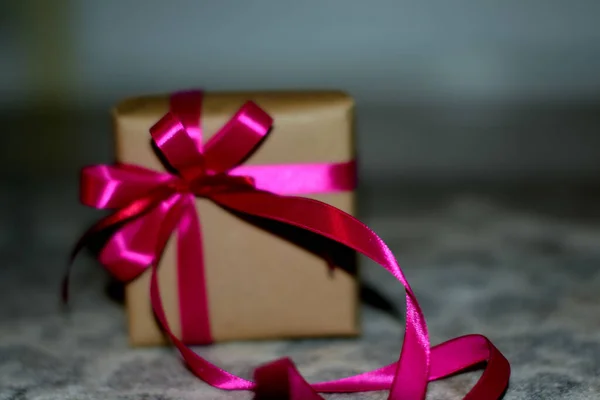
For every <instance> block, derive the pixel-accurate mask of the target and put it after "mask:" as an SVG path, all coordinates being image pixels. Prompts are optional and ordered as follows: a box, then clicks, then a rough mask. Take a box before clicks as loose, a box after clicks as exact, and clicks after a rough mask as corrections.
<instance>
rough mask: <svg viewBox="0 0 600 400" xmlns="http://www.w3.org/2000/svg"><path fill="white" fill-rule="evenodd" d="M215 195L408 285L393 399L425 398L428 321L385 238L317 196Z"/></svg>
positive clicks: (217, 199)
mask: <svg viewBox="0 0 600 400" xmlns="http://www.w3.org/2000/svg"><path fill="white" fill-rule="evenodd" d="M211 198H212V200H213V201H215V202H216V203H218V204H220V205H221V206H224V207H226V208H229V209H232V210H235V211H239V212H242V213H245V214H249V215H253V216H257V217H262V218H267V219H270V220H274V221H278V222H281V223H285V224H288V225H292V226H296V227H299V228H302V229H305V230H308V231H311V232H314V233H316V234H319V235H321V236H324V237H327V238H329V239H332V240H335V241H337V242H339V243H341V244H344V245H346V246H348V247H350V248H352V249H354V250H356V251H358V252H359V253H362V254H364V255H366V256H367V257H369V258H371V259H372V260H374V261H376V262H377V263H379V264H381V265H382V266H383V267H384V268H386V269H387V270H388V271H389V272H390V273H391V274H392V275H393V276H394V277H395V278H396V279H397V280H399V281H400V282H401V283H402V284H403V285H404V287H405V289H406V331H405V336H404V343H403V345H402V352H401V355H400V358H399V360H398V366H397V372H396V375H395V378H394V382H393V384H392V387H391V390H390V397H389V398H390V399H399V398H400V397H401V396H402V399H403V400H423V399H424V398H425V393H426V389H427V382H428V377H429V363H430V360H429V356H430V354H429V353H430V344H429V336H428V333H427V325H426V323H425V318H424V316H423V313H422V311H421V309H420V307H419V304H418V302H417V300H416V297H415V295H414V293H413V291H412V289H411V287H410V285H409V284H408V282H407V280H406V278H405V277H404V274H403V273H402V271H401V270H400V267H399V266H398V264H397V262H396V259H395V258H394V256H393V254H392V252H391V251H390V250H389V248H388V247H387V245H386V244H385V243H384V242H383V240H381V239H380V238H379V237H378V236H377V235H376V234H375V233H374V232H373V231H371V230H370V229H369V228H368V227H367V226H366V225H364V224H363V223H362V222H360V221H359V220H357V219H356V218H354V217H352V216H351V215H349V214H347V213H345V212H343V211H341V210H338V209H337V208H335V207H332V206H330V205H328V204H326V203H322V202H320V201H316V200H312V199H307V198H301V197H282V196H277V195H274V194H272V193H268V192H261V191H253V192H236V193H220V194H215V195H213V196H211ZM486 400H489V399H486Z"/></svg>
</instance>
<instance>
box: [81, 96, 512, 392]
mask: <svg viewBox="0 0 600 400" xmlns="http://www.w3.org/2000/svg"><path fill="white" fill-rule="evenodd" d="M199 99H201V94H200V93H199V92H184V93H179V94H177V95H175V96H174V97H173V99H172V105H175V106H176V107H175V108H176V109H177V110H179V112H178V113H177V115H175V114H174V113H168V114H167V115H165V116H164V117H163V118H162V119H161V120H160V121H158V122H157V123H156V124H155V125H154V126H153V127H152V128H151V129H150V133H151V136H152V140H153V141H154V143H155V144H156V147H157V149H158V150H159V151H160V152H161V153H162V155H163V156H164V157H165V158H166V160H167V161H168V162H169V164H170V165H171V166H172V167H173V168H174V169H175V170H176V171H177V174H170V173H159V172H155V171H151V170H147V169H144V168H141V167H137V166H131V165H122V164H118V165H114V166H105V165H103V166H93V167H88V168H84V169H83V171H82V182H81V200H82V202H83V203H85V204H88V205H91V206H95V207H98V208H112V209H116V211H115V213H114V214H112V215H110V216H108V217H106V218H105V219H102V220H100V221H99V222H98V223H97V224H95V225H94V226H93V227H92V228H91V229H90V230H89V231H88V232H86V234H84V235H83V236H82V238H81V240H80V241H79V242H78V244H77V245H76V247H75V251H74V253H73V256H75V254H76V253H77V252H78V251H79V250H80V249H81V248H82V247H83V246H84V245H85V244H86V243H87V242H88V241H89V239H90V238H91V237H92V236H93V235H94V234H96V233H98V232H101V231H104V230H107V229H114V228H118V229H117V231H116V233H115V234H114V235H113V236H112V237H111V239H110V240H109V242H108V244H107V245H106V247H105V248H104V249H103V251H102V253H101V255H100V260H101V261H102V263H103V264H104V265H105V266H106V267H107V268H108V270H109V271H110V272H111V273H112V274H113V275H114V276H116V277H117V278H118V279H121V280H123V281H130V280H132V279H134V278H135V277H137V276H138V275H139V274H141V273H142V272H144V271H145V270H146V268H148V267H150V268H151V280H150V298H151V303H152V307H153V310H154V312H155V314H156V316H157V318H158V321H159V323H160V324H161V325H162V327H163V329H164V331H165V332H166V334H167V335H168V336H169V338H170V339H171V341H172V343H173V344H174V345H175V346H176V347H177V349H178V350H179V352H180V353H181V356H182V357H183V359H184V361H185V362H186V363H187V365H188V366H189V368H190V370H191V371H192V372H193V373H194V374H195V375H196V376H198V377H199V378H200V379H202V380H204V381H205V382H206V383H208V384H210V385H212V386H215V387H217V388H221V389H225V390H253V391H254V392H255V398H256V399H273V398H278V399H279V398H281V399H294V400H312V399H322V397H321V396H320V395H319V394H318V393H327V392H329V393H332V392H365V391H375V390H389V392H390V394H389V397H388V398H389V399H390V400H400V399H402V400H423V399H424V398H425V395H426V390H427V385H428V382H429V381H433V380H437V379H441V378H444V377H447V376H449V375H452V374H456V373H458V372H460V371H464V370H465V369H468V368H471V367H473V366H476V365H479V364H483V363H485V364H486V367H485V370H484V372H483V374H482V376H481V377H480V379H479V381H478V382H477V384H476V385H475V386H474V387H473V388H472V389H471V390H470V391H469V392H468V393H467V394H466V396H465V399H467V400H494V399H499V398H500V397H501V396H502V394H503V392H504V391H505V389H506V388H507V386H508V381H509V376H510V366H509V364H508V361H507V360H506V358H505V357H504V356H503V355H502V354H501V353H500V352H499V351H498V349H496V347H495V346H494V345H493V344H492V343H491V342H490V341H489V340H488V339H487V338H485V337H484V336H481V335H468V336H462V337H459V338H456V339H453V340H450V341H447V342H445V343H442V344H440V345H438V346H435V347H431V345H430V341H429V335H428V330H427V325H426V323H425V318H424V316H423V313H422V311H421V308H420V306H419V304H418V302H417V299H416V297H415V294H414V293H413V291H412V289H411V287H410V285H409V284H408V281H407V280H406V278H405V276H404V274H403V273H402V271H401V269H400V267H399V266H398V264H397V261H396V259H395V258H394V256H393V254H392V252H391V251H390V250H389V248H388V247H387V245H386V244H385V243H384V242H383V240H381V238H379V237H378V236H377V235H376V234H375V233H374V232H373V231H372V230H370V229H369V228H368V227H367V226H366V225H364V224H363V223H362V222H360V221H359V220H357V219H356V218H354V217H352V216H351V215H349V214H347V213H345V212H343V211H341V210H339V209H336V208H334V207H332V206H330V205H327V204H325V203H322V202H319V201H316V200H312V199H307V198H303V197H295V196H291V195H289V194H290V193H294V192H295V193H294V194H299V193H305V192H307V191H308V189H310V187H311V183H306V182H308V181H310V179H300V180H299V182H300V183H299V185H297V186H295V187H294V186H293V185H291V186H290V184H289V181H290V179H289V174H290V171H292V173H293V172H294V171H295V173H296V175H298V171H299V170H300V171H303V172H304V173H305V175H304V177H305V178H306V177H307V176H310V175H311V174H314V176H319V177H320V180H318V185H320V186H319V189H320V190H321V191H322V190H324V189H325V190H338V189H340V188H349V187H352V186H353V184H354V182H353V180H352V179H351V178H349V177H350V176H351V174H348V173H347V172H348V171H350V170H351V169H352V168H353V167H354V165H353V164H352V163H342V164H337V165H329V164H323V165H311V166H306V167H307V168H303V166H291V168H288V169H287V170H286V169H285V167H286V166H258V167H255V166H242V167H239V164H240V163H241V162H243V160H244V159H245V158H247V156H248V155H249V154H250V153H251V152H252V151H254V150H255V149H256V147H257V146H259V145H260V143H261V142H262V141H263V140H264V138H265V136H266V135H267V133H268V131H269V129H270V126H271V123H272V119H271V118H270V116H269V115H268V114H266V113H265V112H264V111H263V110H262V109H260V108H259V107H258V106H257V105H256V104H254V103H251V102H250V103H246V104H245V105H244V106H243V107H242V108H241V109H240V110H239V111H238V112H237V113H236V114H235V116H234V117H233V118H232V119H231V120H230V121H229V122H228V123H227V124H226V125H225V126H224V127H223V128H222V129H221V130H220V131H219V132H218V133H217V134H216V135H215V136H214V137H213V138H211V139H210V140H209V141H208V142H207V143H206V145H205V147H204V149H202V146H201V141H200V138H201V130H200V127H199V125H198V122H195V121H198V118H197V117H198V115H195V114H194V111H193V110H192V109H191V108H190V107H189V104H190V102H196V103H197V102H198V101H199ZM340 171H342V172H340ZM344 171H345V172H344ZM286 174H287V175H286ZM285 176H287V177H288V178H287V179H285V178H283V177H285ZM340 176H342V177H343V179H339V178H340ZM278 177H279V178H278ZM278 179H279V181H280V183H283V182H284V181H285V182H286V184H285V185H279V186H278V185H277V181H278ZM312 185H313V189H314V183H313V184H312ZM274 188H278V189H279V190H273V189H274ZM196 196H200V197H204V198H207V199H209V200H211V201H213V202H214V203H216V204H218V205H220V206H222V207H224V208H226V209H229V210H232V211H236V212H240V213H243V214H246V215H250V216H255V217H259V218H265V219H269V220H273V221H278V222H280V223H284V224H287V225H291V226H295V227H298V228H301V229H304V230H307V231H310V232H313V233H316V234H318V235H320V236H323V237H326V238H329V239H331V240H334V241H336V242H339V243H341V244H343V245H345V246H348V247H350V248H352V249H354V250H356V251H357V252H359V253H362V254H364V255H365V256H367V257H369V258H371V259H372V260H374V261H375V262H377V263H378V264H380V265H381V266H383V267H384V268H385V269H386V270H388V272H390V274H391V275H392V276H394V277H395V278H396V279H397V280H398V281H400V283H402V285H403V286H404V288H405V290H406V326H405V336H404V342H403V345H402V351H401V354H400V357H399V359H398V361H397V362H395V363H393V364H390V365H387V366H385V367H382V368H380V369H377V370H373V371H369V372H365V373H362V374H359V375H356V376H352V377H348V378H343V379H337V380H333V381H327V382H319V383H313V384H309V383H308V382H306V381H305V380H304V379H303V378H302V376H301V375H300V373H299V372H298V370H297V369H296V368H295V366H294V365H293V363H292V362H291V361H290V360H289V359H282V360H278V361H275V362H272V363H270V364H267V365H264V366H262V367H259V368H258V369H256V371H255V374H254V382H253V381H249V380H246V379H243V378H241V377H238V376H235V375H233V374H231V373H229V372H227V371H225V370H222V369H221V368H219V367H217V366H216V365H214V364H212V363H210V362H209V361H208V360H206V359H204V358H202V357H200V356H199V355H197V354H196V353H194V352H193V351H192V350H191V349H190V348H189V347H187V345H186V344H196V343H210V342H211V341H212V338H211V336H210V327H209V326H208V322H207V321H208V318H207V315H208V309H207V303H206V293H205V291H204V290H203V289H204V287H205V286H204V285H205V282H204V265H203V263H202V259H203V256H202V249H201V246H199V245H198V241H199V240H201V233H200V227H199V218H198V216H197V213H196V210H195V206H194V198H195V197H196ZM175 231H176V232H177V234H178V235H177V236H178V262H179V266H178V268H179V282H180V285H183V287H182V291H183V293H186V294H185V295H183V296H181V297H180V307H181V309H182V313H181V315H182V335H181V338H178V337H176V335H175V334H174V333H173V331H172V330H171V328H170V327H169V324H168V321H167V319H166V316H165V312H164V309H163V305H162V300H161V297H160V291H159V290H158V278H157V269H158V265H159V261H160V256H161V254H162V252H163V250H164V247H165V245H166V243H167V241H168V239H169V238H170V236H171V235H172V234H173V232H175ZM190 260H192V261H193V263H190ZM180 287H181V286H180ZM184 311H185V312H184ZM184 316H185V317H184ZM186 319H188V320H186ZM192 320H193V322H192ZM199 321H205V322H204V323H200V324H199V323H198V322H199Z"/></svg>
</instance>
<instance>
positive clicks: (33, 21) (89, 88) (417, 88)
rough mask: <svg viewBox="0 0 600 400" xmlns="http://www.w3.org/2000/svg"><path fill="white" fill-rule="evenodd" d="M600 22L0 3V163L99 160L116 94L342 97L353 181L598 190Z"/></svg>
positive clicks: (545, 7) (48, 169)
mask: <svg viewBox="0 0 600 400" xmlns="http://www.w3.org/2000/svg"><path fill="white" fill-rule="evenodd" d="M598 15H600V3H599V2H597V1H594V0H577V1H570V2H568V1H555V0H528V1H495V2H491V1H475V0H471V1H452V2H449V1H442V0H432V1H427V2H417V1H405V0H396V1H392V0H390V1H385V0H375V1H358V0H345V1H342V0H337V1H336V0H327V1H316V0H309V1H306V0H305V1H301V2H299V1H285V0H284V1H268V0H256V1H251V2H250V1H235V0H221V1H173V2H164V1H142V0H130V1H125V2H122V1H91V0H90V1H75V0H72V1H56V2H47V1H43V0H41V1H33V0H29V1H5V2H3V3H2V5H0V54H1V57H0V114H2V115H3V118H4V119H5V120H7V121H9V122H11V124H10V125H11V126H16V127H20V128H19V129H17V131H18V136H19V138H17V139H15V138H11V140H13V141H15V142H18V143H19V145H14V146H12V147H9V146H3V149H2V151H3V154H2V155H3V157H2V161H0V162H2V163H3V164H2V165H3V170H4V171H5V172H6V171H7V170H8V171H11V170H13V172H15V170H20V171H21V172H23V171H27V170H30V172H31V174H30V175H32V176H39V173H42V174H50V173H53V172H57V173H64V172H66V173H70V172H71V171H72V170H73V168H74V167H75V166H78V165H79V164H81V163H88V162H95V161H98V160H105V159H107V157H110V143H109V136H110V124H109V121H108V112H107V110H108V108H109V107H110V106H111V105H112V104H113V103H115V102H116V101H117V100H119V99H120V98H122V97H124V96H129V95H134V94H139V93H151V92H156V91H171V90H175V89H179V88H185V87H190V86H200V87H204V88H206V89H209V90H227V89H272V88H286V89H290V88H291V89H294V88H299V89H302V88H338V89H344V90H347V91H348V92H350V93H351V94H352V95H353V96H354V97H355V98H356V100H357V103H358V121H359V130H358V132H359V143H358V144H359V151H360V154H361V174H362V175H363V182H367V183H368V182H369V181H372V180H376V179H377V178H385V179H414V180H421V179H435V180H439V179H446V180H447V179H452V180H464V179H478V180H488V179H522V178H528V179H529V178H535V179H538V180H539V179H552V178H557V177H562V178H566V179H575V178H577V179H583V178H585V179H590V178H592V179H593V178H595V176H596V175H597V174H598V173H600V157H598V156H597V154H598V150H597V149H598V147H599V146H598V145H599V144H600V136H599V135H597V134H596V130H597V128H598V127H600V117H599V113H598V108H599V106H598V102H597V100H598V99H599V98H600V73H599V72H598V71H600V25H598V23H597V21H598ZM32 124H33V125H35V126H36V127H35V129H33V128H30V127H31V125H32ZM25 125H26V126H27V127H28V128H24V126H25ZM4 136H5V137H6V136H7V132H4ZM36 142H38V143H43V146H44V147H43V149H38V150H35V151H33V152H31V151H30V150H28V151H27V152H28V153H29V154H24V153H25V150H24V147H23V145H24V144H26V143H27V144H31V143H36ZM15 147H19V149H16V148H15ZM9 148H10V150H9ZM42 166H43V167H42Z"/></svg>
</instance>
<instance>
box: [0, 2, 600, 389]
mask: <svg viewBox="0 0 600 400" xmlns="http://www.w3.org/2000/svg"><path fill="white" fill-rule="evenodd" d="M599 17H600V1H598V0H571V1H567V0H562V1H556V0H503V1H500V0H498V1H486V0H469V1H461V0H454V1H449V0H429V1H408V0H395V1H392V0H389V1H387V0H369V1H367V0H363V1H359V0H320V1H317V0H304V1H293V0H269V1H268V0H254V1H244V0H214V1H198V0H197V1H191V0H189V1H149V0H128V1H119V0H103V1H92V0H81V1H76V0H62V1H60V0H56V1H48V0H21V1H19V0H4V1H0V129H1V130H2V131H1V133H0V135H1V136H0V138H1V142H0V262H1V265H0V399H2V398H7V399H8V398H11V399H17V398H18V399H28V398H32V399H33V398H35V399H41V398H44V399H48V400H50V399H65V398H76V399H79V398H89V399H105V398H107V396H108V397H112V398H119V399H123V400H126V399H139V398H146V399H175V398H177V399H184V398H186V399H191V398H198V396H200V397H203V398H204V397H206V396H211V398H231V397H230V396H229V395H227V394H224V393H223V392H218V391H210V389H209V388H208V387H207V386H204V385H201V384H199V383H198V382H197V381H196V380H194V379H192V378H191V377H190V376H189V375H188V374H187V373H186V372H185V370H184V369H183V367H181V366H180V365H179V363H178V361H177V359H176V357H175V356H174V354H173V353H172V352H171V351H170V349H146V350H140V349H136V350H132V349H130V348H129V347H128V346H127V340H126V326H125V321H124V318H123V311H122V308H121V306H120V305H119V304H115V303H114V302H112V301H111V300H110V299H111V298H112V299H115V298H117V300H118V297H119V296H118V294H119V290H118V289H120V288H119V287H113V286H112V285H108V286H106V285H105V284H106V282H107V277H106V274H104V271H103V270H102V269H101V268H99V266H98V263H97V262H96V261H94V260H92V259H91V258H90V257H85V256H84V255H82V257H81V258H79V259H78V265H77V268H76V272H75V276H74V279H73V282H74V283H73V294H74V296H73V298H74V299H75V301H74V302H73V303H74V305H73V312H72V313H70V314H68V317H69V318H65V315H63V314H61V313H59V312H58V308H57V306H56V300H57V297H58V288H59V282H60V278H61V273H62V271H63V270H64V267H65V263H66V258H67V256H66V255H67V253H68V251H69V250H70V248H71V246H72V245H73V243H74V242H75V240H76V239H77V237H78V236H79V235H80V234H81V232H82V231H83V229H84V228H85V227H86V226H87V225H89V224H91V223H92V222H93V221H95V220H97V219H98V218H99V217H100V215H102V213H101V212H99V211H96V210H91V209H87V208H85V207H83V206H81V205H80V204H79V203H78V187H77V185H78V174H79V169H80V168H81V167H82V166H83V165H86V164H92V163H105V162H110V161H112V151H111V147H112V141H111V120H110V115H109V109H110V107H111V106H112V105H113V104H114V103H116V102H117V101H119V100H120V99H121V98H123V97H126V96H132V95H139V94H144V93H154V92H168V91H173V90H177V89H183V88H188V87H203V88H205V89H207V90H239V89H257V90H260V89H280V88H281V89H309V88H310V89H315V88H316V89H318V88H336V89H342V90H346V91H348V92H349V93H350V94H352V95H353V96H354V98H355V99H356V102H357V120H358V130H357V133H358V140H357V145H358V152H359V157H360V171H359V172H360V182H361V185H360V189H359V203H358V204H359V208H360V213H361V219H363V220H364V221H366V223H367V224H368V225H369V226H371V227H373V229H374V230H375V231H376V232H378V234H379V235H380V236H381V237H382V238H383V239H384V240H385V241H386V242H387V243H388V244H389V246H390V248H391V249H392V250H393V251H394V253H395V254H396V256H397V257H398V260H399V262H400V264H401V265H402V266H403V268H404V271H405V272H406V274H407V277H408V279H409V280H410V281H411V283H412V284H413V288H414V289H415V292H416V293H417V295H418V297H419V299H420V301H422V303H421V304H422V305H423V309H424V312H425V314H426V315H427V318H428V322H429V324H430V327H431V328H432V329H431V331H432V333H433V336H432V341H433V342H434V343H439V342H440V341H443V340H446V339H448V338H450V337H453V336H457V335H462V334H465V333H472V332H477V333H482V334H486V335H488V336H490V337H491V338H492V340H493V341H494V342H495V343H496V344H497V345H498V346H499V348H500V349H501V351H503V352H504V353H505V354H506V356H507V358H508V359H509V360H510V361H511V363H512V368H513V375H512V381H511V388H510V389H509V391H508V393H507V396H506V399H507V400H509V399H514V400H529V399H533V398H543V399H545V400H563V399H566V398H569V399H577V400H580V399H581V400H589V399H596V398H599V397H600V396H599V395H598V393H600V378H599V376H598V370H600V335H599V334H598V332H600V322H599V320H598V315H600V306H599V304H600V295H599V293H600V291H599V290H598V289H599V288H600V272H598V271H600V269H599V268H598V266H599V265H600V251H599V248H600V247H599V246H598V243H600V207H598V204H600V185H598V183H600V135H599V134H598V132H599V131H600V24H599V23H598V21H599ZM86 262H87V264H86ZM82 264H83V265H82ZM362 271H363V272H362V273H361V281H362V283H363V287H362V289H363V291H362V292H361V293H362V300H363V306H362V307H361V313H362V315H363V327H364V328H365V335H364V336H363V337H362V338H361V339H359V340H357V341H353V342H351V344H350V345H348V343H346V342H344V341H341V342H340V341H327V340H325V341H316V343H315V342H313V341H310V342H307V343H304V344H302V342H301V343H300V344H297V343H289V344H285V345H283V346H282V345H281V343H280V342H274V343H266V344H261V345H258V344H255V343H247V344H233V345H232V347H228V346H227V345H225V346H224V347H223V346H213V347H210V348H209V349H206V350H207V351H208V352H209V354H211V355H212V356H214V357H215V359H218V360H221V361H223V363H224V364H223V365H224V366H226V367H230V366H234V365H235V366H238V365H239V366H241V365H244V368H245V367H248V368H249V366H250V365H252V366H254V365H257V364H258V363H259V362H264V361H267V360H270V359H272V358H273V357H275V356H277V357H279V356H284V355H289V354H291V355H292V356H293V357H294V360H298V362H299V366H300V368H301V370H302V368H305V369H304V370H302V371H310V373H311V374H312V375H310V377H326V376H330V375H331V376H334V375H335V376H336V377H338V376H343V375H346V374H348V373H350V372H357V371H358V370H361V371H363V370H367V368H370V367H375V366H376V367H379V366H380V365H384V364H385V363H389V362H392V361H393V360H395V357H396V355H397V354H398V351H399V346H400V336H401V332H402V326H401V325H402V324H401V321H396V320H395V319H393V318H390V317H389V315H388V314H389V311H390V310H393V307H391V306H389V305H390V304H393V305H394V307H395V306H396V305H400V306H401V305H402V304H403V303H402V302H403V297H402V295H403V293H402V291H401V290H399V289H400V288H399V286H398V285H397V284H396V282H394V281H393V280H392V279H390V277H389V276H388V275H387V274H385V272H384V271H383V270H382V269H379V268H375V265H373V264H372V263H365V264H363V268H362ZM388 306H389V307H388ZM386 309H387V311H386ZM363 311H364V313H363ZM384 311H385V312H384ZM306 346H309V347H310V348H311V349H312V350H311V351H307V347H306ZM74 349H76V350H77V351H74ZM269 349H270V350H269ZM163 350H164V351H165V352H166V353H164V352H163ZM240 357H241V358H240ZM244 357H246V358H244ZM180 367H181V369H178V368H180ZM354 368H356V369H357V370H356V371H355V370H354ZM474 379H475V375H473V374H467V375H465V376H460V377H457V378H452V379H450V380H448V381H446V382H444V383H440V384H439V385H437V386H436V385H435V384H434V385H432V386H433V389H432V392H430V397H428V399H431V400H434V399H440V398H443V399H459V398H462V397H461V396H462V395H464V393H466V391H467V388H468V387H470V386H471V385H472V383H473V381H474ZM205 394H206V395H205ZM375 396H377V395H375ZM236 398H238V397H236ZM244 398H246V397H244ZM336 398H337V397H336ZM340 398H341V397H340ZM343 398H348V399H350V398H352V399H356V398H360V399H361V400H364V399H367V398H369V399H371V398H380V397H365V395H364V394H359V395H356V396H354V397H343Z"/></svg>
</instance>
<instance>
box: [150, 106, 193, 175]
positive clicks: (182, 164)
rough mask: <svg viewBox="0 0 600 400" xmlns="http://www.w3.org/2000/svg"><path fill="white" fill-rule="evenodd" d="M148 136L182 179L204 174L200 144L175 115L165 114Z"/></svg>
mask: <svg viewBox="0 0 600 400" xmlns="http://www.w3.org/2000/svg"><path fill="white" fill-rule="evenodd" d="M150 134H151V135H152V140H153V141H154V143H155V144H156V147H157V148H158V149H159V150H160V152H161V153H162V154H163V155H164V156H165V158H166V159H167V161H168V162H169V164H170V165H171V166H172V167H173V168H175V169H176V170H177V171H178V172H179V173H180V174H181V176H182V177H183V178H184V179H188V180H190V179H194V178H196V177H197V176H200V175H202V174H203V173H204V157H203V156H202V150H201V148H200V145H201V144H200V142H198V140H197V138H195V137H194V135H193V134H192V133H190V132H189V131H188V130H187V129H186V128H185V127H184V126H183V124H182V123H181V120H180V119H179V118H178V117H177V116H176V115H175V114H173V113H171V112H169V113H167V114H166V115H165V116H164V117H162V118H161V119H160V120H159V121H158V122H157V123H156V124H154V125H153V126H152V127H151V128H150Z"/></svg>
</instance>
